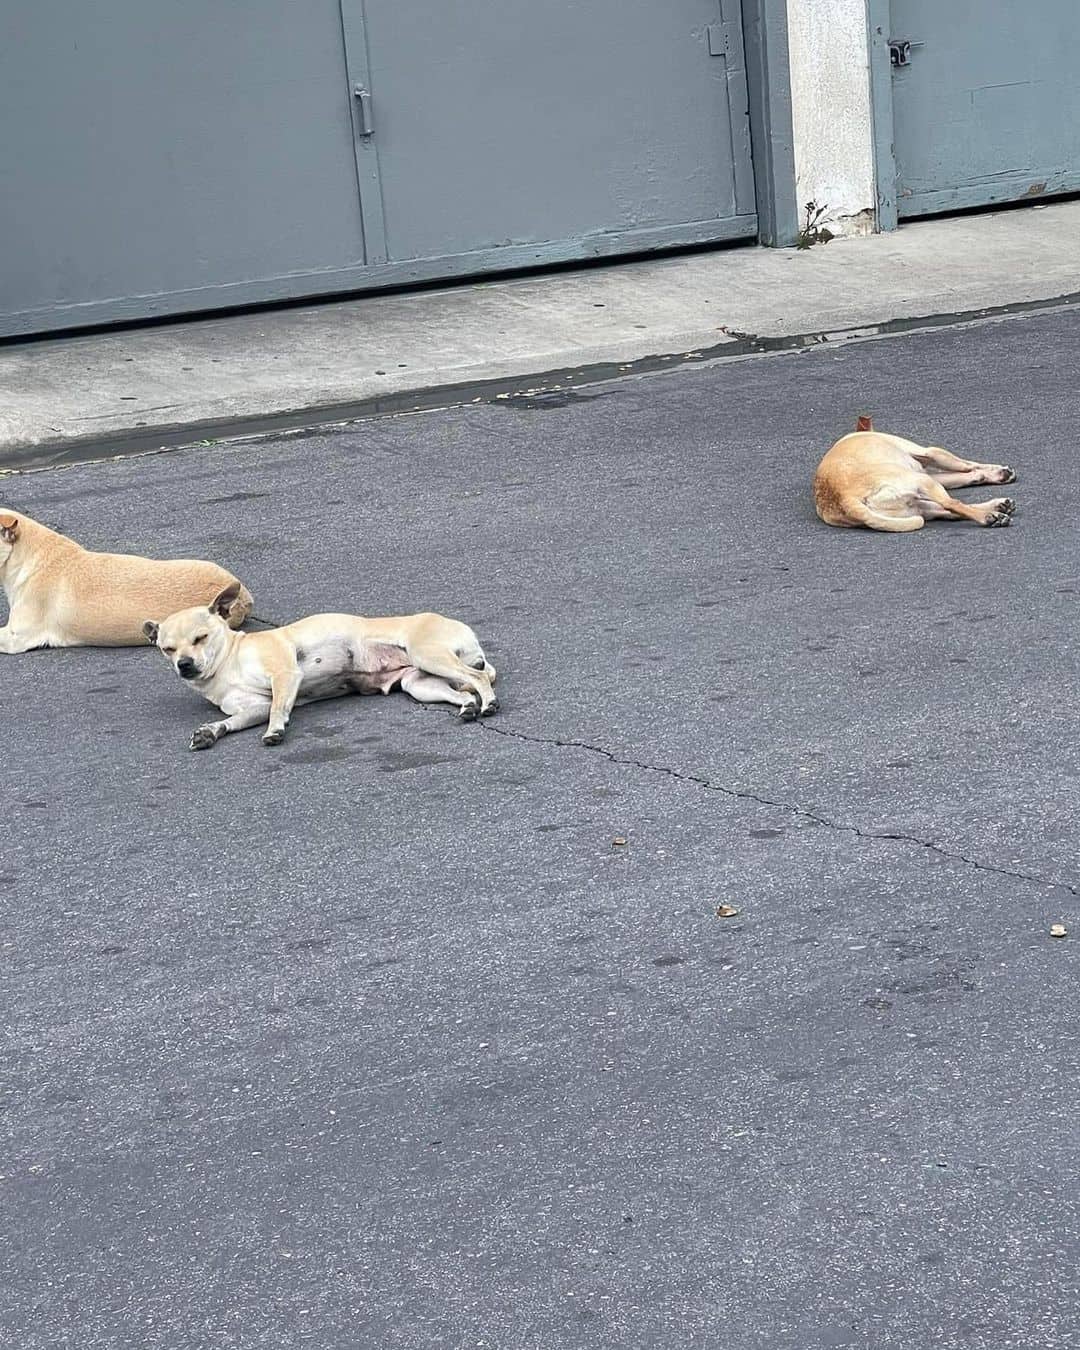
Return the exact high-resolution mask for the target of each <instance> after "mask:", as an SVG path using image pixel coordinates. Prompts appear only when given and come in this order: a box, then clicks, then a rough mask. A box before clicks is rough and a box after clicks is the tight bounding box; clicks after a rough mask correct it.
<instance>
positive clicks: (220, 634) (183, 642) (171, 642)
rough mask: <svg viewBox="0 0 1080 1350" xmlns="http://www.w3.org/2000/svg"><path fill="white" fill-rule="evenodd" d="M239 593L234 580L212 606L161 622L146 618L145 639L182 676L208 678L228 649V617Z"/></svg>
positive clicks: (180, 614)
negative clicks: (226, 620) (226, 618)
mask: <svg viewBox="0 0 1080 1350" xmlns="http://www.w3.org/2000/svg"><path fill="white" fill-rule="evenodd" d="M239 594H240V583H239V582H238V581H234V582H233V583H232V584H231V585H229V586H226V587H225V589H224V590H223V591H222V592H221V594H220V595H218V596H216V597H215V599H213V600H211V601H210V604H209V605H206V606H204V605H196V606H195V607H194V608H193V609H181V610H177V612H176V613H175V614H170V615H169V617H168V618H167V619H162V621H161V622H160V623H155V622H154V620H153V619H147V621H146V622H145V623H144V624H143V632H144V633H145V635H146V639H147V641H148V642H152V643H154V645H155V646H156V647H157V648H158V650H159V651H160V652H162V653H163V654H164V655H165V656H167V657H168V658H169V661H170V662H171V663H172V665H173V666H174V667H175V668H176V673H177V674H178V675H179V676H180V678H181V679H183V680H205V679H209V677H210V676H211V675H213V673H214V671H215V670H217V668H218V666H219V665H220V664H221V661H222V658H223V657H224V655H225V653H226V651H227V650H228V648H229V639H230V638H231V637H232V630H231V629H230V628H229V625H228V624H227V623H226V622H225V616H226V615H227V614H228V613H229V609H230V607H231V606H232V604H233V602H234V601H235V599H236V597H237V596H238V595H239Z"/></svg>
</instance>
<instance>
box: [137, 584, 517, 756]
mask: <svg viewBox="0 0 1080 1350" xmlns="http://www.w3.org/2000/svg"><path fill="white" fill-rule="evenodd" d="M237 585H238V583H235V582H234V583H233V585H231V586H229V587H227V588H226V589H225V590H224V591H222V592H221V594H220V595H219V596H218V597H217V599H216V600H214V601H213V602H212V604H211V605H210V606H209V607H208V608H204V607H202V606H200V607H198V608H196V609H184V610H181V611H180V613H179V614H170V615H169V617H168V618H167V619H165V620H164V621H163V622H162V623H160V624H157V623H154V622H153V621H148V622H147V623H146V625H145V626H144V629H143V631H144V632H145V634H146V636H147V637H148V638H149V640H150V641H151V642H155V643H157V645H158V647H159V648H160V649H161V651H162V652H164V654H165V655H166V656H167V657H168V658H169V660H170V661H171V662H172V664H173V665H174V666H175V667H176V672H177V674H178V675H179V676H180V677H181V678H182V679H185V680H189V681H190V682H191V684H192V685H194V687H195V688H196V689H197V690H198V691H199V693H200V694H202V696H203V698H206V699H209V701H210V702H211V703H214V704H216V705H217V706H218V707H219V708H220V709H221V711H222V712H223V713H225V714H226V716H225V718H224V719H223V720H222V721H220V722H207V723H206V724H205V725H204V726H201V727H197V728H196V730H195V734H194V735H193V736H192V738H191V748H192V750H208V749H209V748H210V746H212V745H213V744H214V742H215V741H217V740H220V738H221V737H222V736H225V735H228V733H229V732H231V731H244V730H245V729H246V728H247V727H254V726H261V725H262V723H263V722H267V721H269V723H270V725H269V727H268V728H267V730H266V732H265V733H264V734H263V738H262V739H263V745H280V744H281V742H282V740H283V739H284V736H285V727H286V726H287V724H288V721H289V715H290V713H291V712H292V710H293V707H294V706H295V705H297V704H303V703H313V702H315V700H316V699H323V698H338V697H340V696H341V695H342V694H377V693H383V694H388V693H389V692H390V691H391V689H395V688H396V687H397V686H398V685H400V686H401V688H402V689H404V691H405V692H406V693H407V694H409V695H410V696H411V697H412V698H415V699H416V700H418V702H420V703H452V704H454V706H455V707H457V708H460V709H461V713H460V715H461V716H462V717H463V718H466V719H471V718H474V717H477V716H480V717H487V716H489V715H490V714H491V713H493V712H495V711H496V710H497V709H498V706H499V705H498V703H497V702H496V699H495V695H494V692H493V691H492V688H491V686H492V684H493V683H494V681H495V668H494V667H493V666H491V665H489V664H488V661H487V658H486V657H485V656H484V653H483V651H482V649H481V647H480V643H479V641H478V639H477V636H476V634H475V633H474V632H473V630H472V629H471V628H470V627H469V626H468V625H467V624H464V623H459V622H458V621H457V620H456V619H445V618H443V616H442V615H441V614H406V615H404V616H402V617H401V618H390V619H362V618H359V617H358V616H356V615H354V614H313V615H312V616H311V617H310V618H308V619H300V620H298V621H297V622H296V623H290V624H286V626H285V627H284V628H272V629H271V630H270V631H269V632H265V633H233V632H230V631H229V628H228V626H227V625H226V623H225V621H224V616H225V615H226V614H228V613H229V610H230V608H231V607H232V605H234V604H235V603H236V596H237Z"/></svg>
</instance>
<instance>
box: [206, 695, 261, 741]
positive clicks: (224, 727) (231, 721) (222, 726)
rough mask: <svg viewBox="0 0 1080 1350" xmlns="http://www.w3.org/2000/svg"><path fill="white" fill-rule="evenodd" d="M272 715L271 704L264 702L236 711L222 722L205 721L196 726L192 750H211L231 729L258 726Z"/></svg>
mask: <svg viewBox="0 0 1080 1350" xmlns="http://www.w3.org/2000/svg"><path fill="white" fill-rule="evenodd" d="M269 715H270V704H269V703H263V704H261V705H256V706H254V707H251V708H244V709H242V710H241V711H240V712H235V713H233V714H232V716H231V717H223V718H222V719H221V721H220V722H204V723H203V725H202V726H201V727H196V728H195V730H194V731H193V732H192V735H191V749H192V750H209V749H210V747H211V746H212V745H215V744H216V743H217V742H218V741H220V740H221V738H222V736H227V735H228V734H229V732H230V731H246V730H247V729H248V727H257V726H259V725H260V724H261V723H263V722H265V721H266V719H267V717H269Z"/></svg>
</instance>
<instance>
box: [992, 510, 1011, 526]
mask: <svg viewBox="0 0 1080 1350" xmlns="http://www.w3.org/2000/svg"><path fill="white" fill-rule="evenodd" d="M1011 524H1012V512H1011V511H995V512H994V514H993V515H992V516H987V517H986V525H987V527H988V528H989V529H991V530H993V529H999V528H1000V527H1001V526H1003V525H1011Z"/></svg>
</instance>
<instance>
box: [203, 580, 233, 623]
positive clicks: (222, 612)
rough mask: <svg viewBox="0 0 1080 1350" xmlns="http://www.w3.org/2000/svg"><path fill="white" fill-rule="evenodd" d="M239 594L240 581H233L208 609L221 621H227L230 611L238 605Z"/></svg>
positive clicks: (214, 599)
mask: <svg viewBox="0 0 1080 1350" xmlns="http://www.w3.org/2000/svg"><path fill="white" fill-rule="evenodd" d="M239 594H240V583H239V582H238V581H231V582H230V583H229V584H228V586H226V587H225V589H224V590H223V591H221V592H220V593H219V594H218V595H216V596H215V597H214V598H213V600H211V601H210V604H209V605H208V606H207V608H208V609H209V610H210V613H211V614H216V615H217V616H218V618H219V619H227V618H228V617H229V610H230V609H232V607H233V605H234V604H235V603H236V599H237V597H238V596H239Z"/></svg>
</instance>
